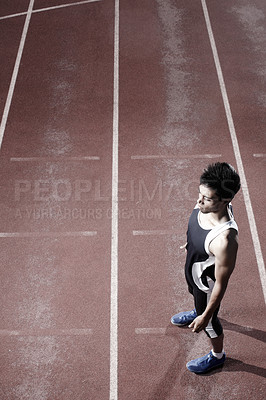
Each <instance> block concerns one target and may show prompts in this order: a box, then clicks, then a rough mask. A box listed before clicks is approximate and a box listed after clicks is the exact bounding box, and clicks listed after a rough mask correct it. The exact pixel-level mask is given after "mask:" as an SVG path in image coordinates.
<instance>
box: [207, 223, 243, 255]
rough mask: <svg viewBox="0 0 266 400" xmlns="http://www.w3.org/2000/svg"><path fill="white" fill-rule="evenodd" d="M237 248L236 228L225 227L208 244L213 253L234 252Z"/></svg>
mask: <svg viewBox="0 0 266 400" xmlns="http://www.w3.org/2000/svg"><path fill="white" fill-rule="evenodd" d="M237 248H238V232H237V230H236V229H232V228H230V229H226V230H225V231H223V232H222V233H220V234H219V235H218V236H217V237H216V238H215V239H213V241H212V242H211V244H210V250H211V252H212V253H213V254H214V255H218V254H221V253H224V252H234V251H237Z"/></svg>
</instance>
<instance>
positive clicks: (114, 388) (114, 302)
mask: <svg viewBox="0 0 266 400" xmlns="http://www.w3.org/2000/svg"><path fill="white" fill-rule="evenodd" d="M114 18H115V19H114V93H113V97H114V98H113V152H112V228H111V230H112V239H111V295H110V393H109V399H110V400H117V399H118V217H119V215H118V128H119V0H115V9H114Z"/></svg>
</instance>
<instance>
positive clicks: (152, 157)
mask: <svg viewBox="0 0 266 400" xmlns="http://www.w3.org/2000/svg"><path fill="white" fill-rule="evenodd" d="M220 157H222V155H221V154H195V155H193V154H192V155H187V154H186V155H182V154H181V155H172V156H171V155H160V154H151V155H135V156H131V160H157V159H158V160H160V159H163V160H164V159H177V160H186V159H187V160H190V159H193V158H196V159H198V158H204V159H205V158H220Z"/></svg>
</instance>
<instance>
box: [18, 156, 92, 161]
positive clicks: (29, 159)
mask: <svg viewBox="0 0 266 400" xmlns="http://www.w3.org/2000/svg"><path fill="white" fill-rule="evenodd" d="M99 160H100V157H98V156H84V157H64V158H63V157H62V158H61V157H57V158H55V157H11V158H10V161H11V162H38V161H44V162H65V161H99Z"/></svg>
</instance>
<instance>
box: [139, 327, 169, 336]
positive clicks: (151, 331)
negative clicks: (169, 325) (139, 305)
mask: <svg viewBox="0 0 266 400" xmlns="http://www.w3.org/2000/svg"><path fill="white" fill-rule="evenodd" d="M135 333H136V334H137V335H165V333H166V328H136V329H135Z"/></svg>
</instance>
